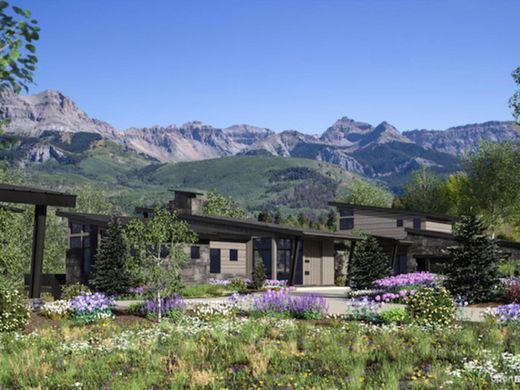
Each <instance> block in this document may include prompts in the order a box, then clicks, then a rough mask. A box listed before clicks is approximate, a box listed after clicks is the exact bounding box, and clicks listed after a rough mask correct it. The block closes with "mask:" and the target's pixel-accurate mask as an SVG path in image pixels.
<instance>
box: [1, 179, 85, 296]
mask: <svg viewBox="0 0 520 390" xmlns="http://www.w3.org/2000/svg"><path fill="white" fill-rule="evenodd" d="M0 202H7V203H22V204H31V205H34V206H35V207H34V231H33V245H32V258H31V279H30V285H29V298H39V297H40V292H41V284H42V271H43V248H44V241H45V220H46V217H47V206H55V207H76V195H70V194H65V193H62V192H56V191H49V190H43V189H40V188H34V187H25V186H16V185H11V184H3V183H0Z"/></svg>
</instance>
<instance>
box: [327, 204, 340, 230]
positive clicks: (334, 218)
mask: <svg viewBox="0 0 520 390" xmlns="http://www.w3.org/2000/svg"><path fill="white" fill-rule="evenodd" d="M337 222H338V215H337V213H336V210H333V209H331V210H330V211H329V214H328V215H327V223H326V226H327V229H329V230H332V231H333V232H335V231H336V224H337Z"/></svg>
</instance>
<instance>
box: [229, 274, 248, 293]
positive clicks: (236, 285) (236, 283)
mask: <svg viewBox="0 0 520 390" xmlns="http://www.w3.org/2000/svg"><path fill="white" fill-rule="evenodd" d="M230 286H231V288H233V289H236V290H237V291H245V290H247V283H246V281H245V280H244V279H243V278H238V277H237V278H233V279H232V280H231V283H230Z"/></svg>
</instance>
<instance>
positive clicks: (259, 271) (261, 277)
mask: <svg viewBox="0 0 520 390" xmlns="http://www.w3.org/2000/svg"><path fill="white" fill-rule="evenodd" d="M252 282H253V288H256V289H261V288H262V286H263V285H264V282H265V266H264V262H263V261H262V260H260V261H259V262H258V264H257V265H255V268H254V269H253V277H252Z"/></svg>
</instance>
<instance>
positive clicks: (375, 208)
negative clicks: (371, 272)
mask: <svg viewBox="0 0 520 390" xmlns="http://www.w3.org/2000/svg"><path fill="white" fill-rule="evenodd" d="M329 205H331V206H336V207H351V208H353V209H358V210H373V211H384V212H386V213H392V214H398V215H409V216H418V217H426V218H431V219H437V220H442V221H449V222H453V221H454V220H455V218H454V217H452V216H451V215H447V214H436V213H425V212H424V211H413V210H405V209H397V208H392V207H378V206H364V205H360V204H353V203H345V202H329Z"/></svg>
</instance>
